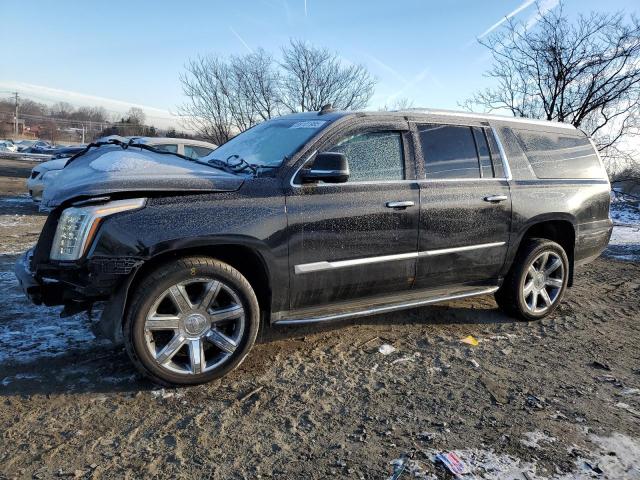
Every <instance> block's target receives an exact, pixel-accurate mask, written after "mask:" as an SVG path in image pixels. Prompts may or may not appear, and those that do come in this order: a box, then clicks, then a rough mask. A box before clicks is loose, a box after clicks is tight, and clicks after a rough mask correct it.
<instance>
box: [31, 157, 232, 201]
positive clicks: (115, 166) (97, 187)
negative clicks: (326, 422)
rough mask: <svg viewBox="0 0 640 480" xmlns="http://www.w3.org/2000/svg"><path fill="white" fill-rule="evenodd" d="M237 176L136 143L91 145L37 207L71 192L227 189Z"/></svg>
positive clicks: (71, 195)
mask: <svg viewBox="0 0 640 480" xmlns="http://www.w3.org/2000/svg"><path fill="white" fill-rule="evenodd" d="M243 181H244V179H243V177H241V176H238V175H233V174H231V173H227V172H225V171H223V170H218V169H216V168H211V167H209V166H207V165H204V164H201V163H198V162H190V161H188V160H185V159H183V158H180V157H177V156H174V155H167V154H161V153H154V152H150V151H148V150H142V149H139V148H135V147H129V148H128V149H126V150H123V149H122V148H121V147H119V146H115V145H114V146H111V145H109V146H101V147H98V148H95V149H91V150H90V151H89V152H87V153H86V154H84V155H82V156H81V157H78V158H76V159H75V160H74V161H72V162H71V163H70V164H69V165H68V166H66V167H65V168H64V169H62V171H61V172H60V174H59V175H58V176H57V177H56V178H55V180H54V182H53V183H52V184H51V185H48V186H47V188H46V189H45V191H44V193H43V196H42V203H41V207H42V208H44V209H50V208H54V207H57V206H58V205H60V204H62V203H63V202H65V201H66V200H70V199H72V198H75V197H80V196H82V197H93V196H101V195H108V194H112V193H118V192H140V194H141V195H144V194H145V192H229V191H234V190H237V189H238V188H240V186H241V185H242V183H243Z"/></svg>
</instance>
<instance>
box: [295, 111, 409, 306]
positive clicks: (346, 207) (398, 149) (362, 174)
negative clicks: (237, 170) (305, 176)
mask: <svg viewBox="0 0 640 480" xmlns="http://www.w3.org/2000/svg"><path fill="white" fill-rule="evenodd" d="M317 150H318V151H331V152H340V153H343V154H344V155H345V156H346V157H347V160H348V162H349V169H350V172H351V173H350V177H349V180H348V181H347V182H346V183H342V184H329V183H322V182H320V183H315V184H301V183H300V180H299V178H298V176H297V175H296V176H295V177H294V178H293V180H292V181H291V187H290V188H289V189H288V192H287V195H286V204H287V219H288V224H289V230H290V235H289V271H290V289H291V299H290V307H291V309H296V308H304V307H312V306H321V305H326V304H329V303H332V302H339V301H345V300H353V299H357V298H366V297H371V296H379V295H385V294H393V293H394V292H398V291H404V290H408V289H410V288H411V286H412V284H413V281H414V278H415V273H416V259H415V252H416V248H417V246H418V218H419V202H420V196H419V187H418V183H417V182H416V181H415V172H414V168H413V155H412V153H411V152H412V149H411V146H410V136H409V133H408V125H407V123H406V122H392V123H389V122H387V124H381V123H376V124H375V126H370V127H367V126H362V125H359V126H358V127H357V128H356V127H345V128H343V129H342V130H341V131H339V132H336V133H335V134H333V135H331V136H330V137H329V138H328V139H326V140H325V141H323V143H322V144H321V145H319V146H317ZM312 161H313V158H310V159H308V161H307V164H309V162H312ZM394 202H404V203H402V204H401V205H404V206H401V207H398V206H397V204H396V203H394ZM394 205H396V206H394Z"/></svg>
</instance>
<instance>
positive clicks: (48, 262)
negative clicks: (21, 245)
mask: <svg viewBox="0 0 640 480" xmlns="http://www.w3.org/2000/svg"><path fill="white" fill-rule="evenodd" d="M143 206H144V199H127V200H119V201H112V202H106V203H100V204H97V205H85V206H82V207H77V206H76V207H70V208H67V209H65V210H63V211H62V212H59V211H54V212H52V214H51V215H50V216H49V218H48V219H47V222H46V223H45V226H44V228H43V230H42V233H41V235H40V239H39V241H38V244H37V245H36V246H35V247H34V248H32V249H30V250H28V251H27V252H25V254H24V255H23V256H22V257H20V258H19V259H18V261H17V262H16V265H15V275H16V277H17V279H18V281H19V283H20V286H21V287H22V289H23V291H24V293H25V294H26V295H27V297H28V298H29V299H30V300H31V301H32V302H33V303H35V304H37V305H46V306H60V305H61V306H63V309H62V311H61V313H60V315H61V316H62V317H67V316H71V315H75V314H77V313H81V312H84V311H86V312H88V314H89V317H90V318H91V316H92V315H91V314H92V312H93V309H94V305H95V304H98V305H101V306H104V308H103V309H101V310H102V314H101V317H100V321H99V322H97V323H96V324H93V323H92V328H93V330H94V333H95V334H96V336H99V337H103V338H108V339H110V340H111V341H113V342H115V343H119V342H121V340H122V336H121V331H120V328H119V326H120V323H121V318H122V311H123V306H124V300H125V299H126V291H127V288H128V285H129V282H130V278H131V277H132V275H131V274H132V273H133V272H134V271H135V270H136V269H137V268H138V267H139V266H140V265H141V264H142V259H139V258H135V257H100V256H91V255H88V253H89V252H90V247H91V244H92V241H93V238H94V237H95V234H96V231H97V230H98V227H99V225H100V224H101V223H102V221H103V220H104V219H105V218H106V217H108V216H110V215H113V214H116V213H121V212H124V211H130V210H135V209H139V208H142V207H143ZM122 291H123V292H124V293H120V292H122ZM114 312H117V313H114Z"/></svg>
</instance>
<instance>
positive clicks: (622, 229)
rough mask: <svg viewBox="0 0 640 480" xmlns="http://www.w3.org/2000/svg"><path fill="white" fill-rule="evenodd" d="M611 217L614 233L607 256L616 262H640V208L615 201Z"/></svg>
mask: <svg viewBox="0 0 640 480" xmlns="http://www.w3.org/2000/svg"><path fill="white" fill-rule="evenodd" d="M610 215H611V219H612V220H613V232H612V234H611V240H609V246H608V247H607V249H606V251H605V255H606V256H608V257H610V258H615V259H616V260H626V261H640V208H638V206H637V205H634V204H633V203H631V202H625V201H622V200H615V199H614V200H613V201H612V203H611V209H610Z"/></svg>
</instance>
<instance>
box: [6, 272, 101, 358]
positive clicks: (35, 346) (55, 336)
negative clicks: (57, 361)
mask: <svg viewBox="0 0 640 480" xmlns="http://www.w3.org/2000/svg"><path fill="white" fill-rule="evenodd" d="M0 291H2V292H3V294H2V295H3V306H2V318H4V319H5V320H4V321H3V322H2V323H0V364H2V363H4V362H8V361H11V362H21V363H23V362H30V361H33V360H35V359H37V358H41V357H52V356H57V355H62V354H65V353H68V352H69V351H71V350H76V351H77V350H90V349H93V348H95V346H96V345H97V342H96V340H95V337H94V336H93V333H91V330H90V328H89V322H88V321H87V318H86V315H82V314H79V315H74V316H72V317H68V318H60V316H59V315H58V311H57V309H52V308H50V307H44V306H37V305H32V304H31V303H30V302H29V300H27V298H26V297H25V296H24V294H23V293H22V290H21V289H20V288H19V286H18V280H17V279H16V277H15V275H14V273H13V272H12V271H0Z"/></svg>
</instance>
